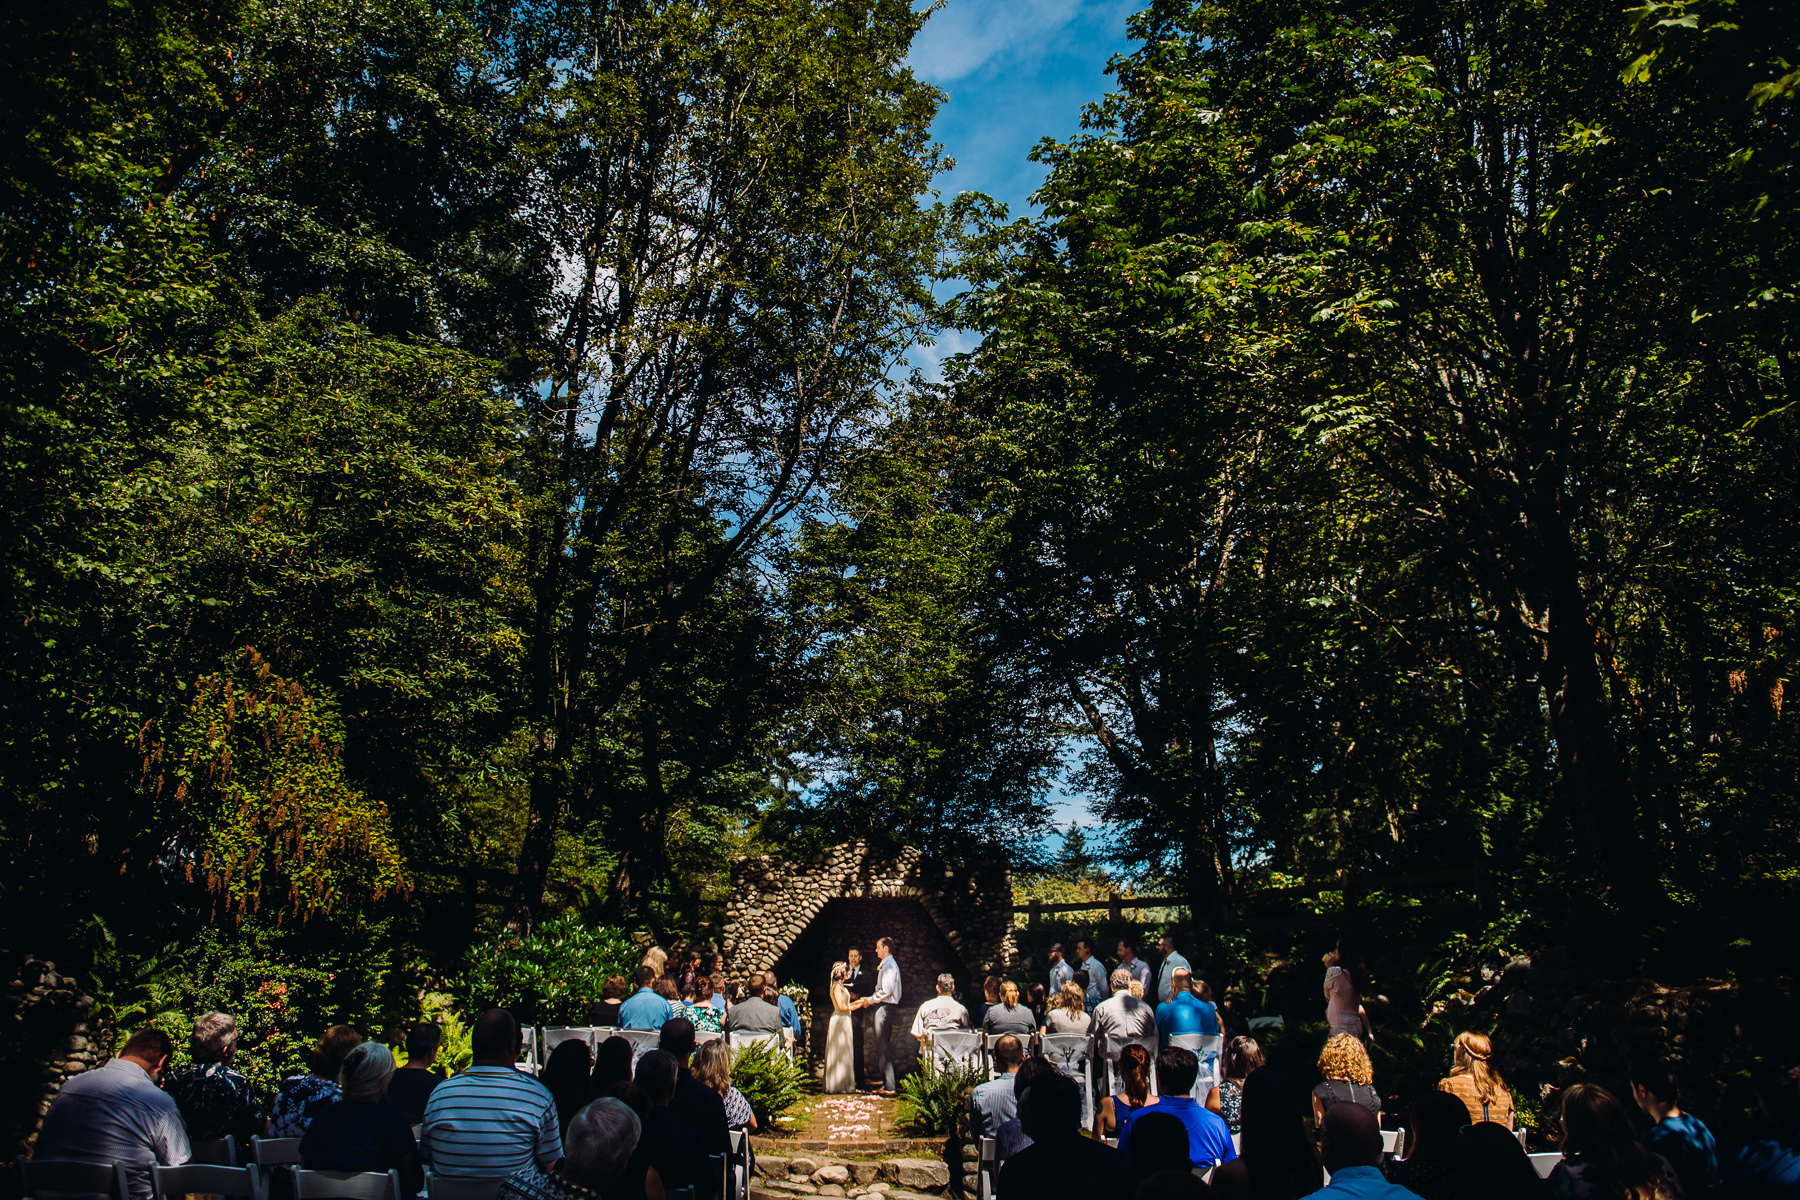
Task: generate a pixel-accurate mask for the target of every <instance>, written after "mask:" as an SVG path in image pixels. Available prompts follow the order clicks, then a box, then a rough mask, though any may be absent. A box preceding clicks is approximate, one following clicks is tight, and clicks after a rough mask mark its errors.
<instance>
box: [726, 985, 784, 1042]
mask: <svg viewBox="0 0 1800 1200" xmlns="http://www.w3.org/2000/svg"><path fill="white" fill-rule="evenodd" d="M749 992H750V994H749V995H748V996H746V997H745V998H744V999H742V1000H739V1001H738V1002H737V1003H736V1004H734V1005H732V1006H731V1011H730V1012H728V1013H726V1014H725V1032H726V1033H749V1034H761V1033H780V1032H781V1028H782V1026H781V1010H780V1009H779V1008H776V1007H775V1006H774V1005H773V1004H770V1003H769V1002H768V1001H767V1000H766V999H764V998H763V997H764V995H765V986H764V984H763V980H762V976H760V975H752V976H751V977H750V983H749Z"/></svg>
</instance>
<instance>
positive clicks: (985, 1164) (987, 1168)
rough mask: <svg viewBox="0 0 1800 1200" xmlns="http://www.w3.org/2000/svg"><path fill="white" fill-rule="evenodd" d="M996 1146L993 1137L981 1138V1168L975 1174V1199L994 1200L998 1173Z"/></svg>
mask: <svg viewBox="0 0 1800 1200" xmlns="http://www.w3.org/2000/svg"><path fill="white" fill-rule="evenodd" d="M997 1147H998V1143H997V1142H995V1141H994V1139H993V1138H991V1137H984V1138H982V1139H981V1159H980V1163H981V1169H980V1174H979V1175H977V1176H976V1179H977V1185H976V1200H994V1188H995V1183H996V1181H997V1180H998V1178H999V1175H1000V1165H999V1162H998V1159H997V1157H996V1156H997Z"/></svg>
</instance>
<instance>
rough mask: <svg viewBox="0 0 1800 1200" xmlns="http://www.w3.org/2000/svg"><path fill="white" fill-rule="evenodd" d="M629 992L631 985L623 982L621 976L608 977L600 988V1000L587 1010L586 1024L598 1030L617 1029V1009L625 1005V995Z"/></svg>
mask: <svg viewBox="0 0 1800 1200" xmlns="http://www.w3.org/2000/svg"><path fill="white" fill-rule="evenodd" d="M630 990H631V985H630V984H628V983H626V982H625V977H624V976H623V975H608V976H607V977H606V982H605V983H604V984H602V985H601V987H600V998H599V999H598V1000H596V1001H594V1003H593V1004H592V1005H591V1006H590V1007H589V1008H588V1024H589V1025H593V1026H596V1027H598V1028H600V1029H617V1028H618V1027H619V1008H620V1007H621V1006H622V1005H623V1004H624V1003H625V993H626V992H628V991H630Z"/></svg>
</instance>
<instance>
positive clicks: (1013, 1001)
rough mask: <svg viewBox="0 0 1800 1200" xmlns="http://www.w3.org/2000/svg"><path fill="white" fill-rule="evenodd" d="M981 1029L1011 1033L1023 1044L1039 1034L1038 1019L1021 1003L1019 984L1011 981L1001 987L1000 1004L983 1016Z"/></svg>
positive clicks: (990, 1031)
mask: <svg viewBox="0 0 1800 1200" xmlns="http://www.w3.org/2000/svg"><path fill="white" fill-rule="evenodd" d="M981 1028H982V1029H983V1030H985V1031H987V1032H988V1033H1010V1034H1012V1035H1013V1036H1014V1037H1016V1038H1019V1039H1020V1040H1021V1041H1022V1042H1023V1041H1029V1040H1030V1038H1031V1035H1032V1034H1034V1033H1036V1032H1037V1019H1036V1018H1035V1017H1034V1016H1032V1013H1031V1010H1030V1009H1029V1008H1026V1007H1025V1006H1024V1005H1023V1004H1020V1003H1019V985H1018V984H1016V983H1014V982H1013V981H1012V980H1010V979H1009V980H1007V981H1006V982H1005V983H1003V984H1001V985H1000V1003H998V1004H996V1005H994V1006H993V1007H992V1008H990V1009H988V1010H987V1012H986V1013H984V1014H983V1015H982V1018H981Z"/></svg>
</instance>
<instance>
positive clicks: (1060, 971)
mask: <svg viewBox="0 0 1800 1200" xmlns="http://www.w3.org/2000/svg"><path fill="white" fill-rule="evenodd" d="M1074 981H1075V968H1074V967H1071V966H1070V965H1069V964H1068V963H1066V962H1064V961H1063V944H1062V943H1061V942H1058V943H1056V944H1055V945H1054V946H1052V947H1050V992H1049V995H1050V996H1051V997H1054V996H1055V995H1056V993H1058V992H1060V991H1062V987H1063V984H1065V983H1073V982H1074Z"/></svg>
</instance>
